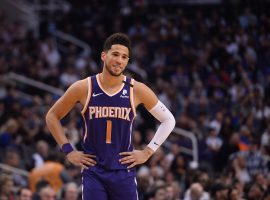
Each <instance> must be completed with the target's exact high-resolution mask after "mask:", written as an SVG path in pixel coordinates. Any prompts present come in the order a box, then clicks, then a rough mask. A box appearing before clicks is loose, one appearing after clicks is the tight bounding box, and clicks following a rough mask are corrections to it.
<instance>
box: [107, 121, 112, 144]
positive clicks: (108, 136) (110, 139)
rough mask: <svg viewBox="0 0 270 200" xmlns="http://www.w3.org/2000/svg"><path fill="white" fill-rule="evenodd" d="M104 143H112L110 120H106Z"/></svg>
mask: <svg viewBox="0 0 270 200" xmlns="http://www.w3.org/2000/svg"><path fill="white" fill-rule="evenodd" d="M106 143H107V144H111V143H112V121H111V120H107V130H106Z"/></svg>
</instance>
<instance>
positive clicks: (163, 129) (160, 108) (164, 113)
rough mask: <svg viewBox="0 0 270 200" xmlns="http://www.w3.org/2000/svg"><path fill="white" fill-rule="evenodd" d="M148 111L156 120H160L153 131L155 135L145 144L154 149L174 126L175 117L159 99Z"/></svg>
mask: <svg viewBox="0 0 270 200" xmlns="http://www.w3.org/2000/svg"><path fill="white" fill-rule="evenodd" d="M149 112H150V113H151V114H152V115H153V116H154V117H155V118H156V119H157V120H158V121H160V122H161V124H160V126H159V127H158V129H157V131H156V133H155V136H154V137H153V139H152V140H151V141H150V143H149V144H148V145H147V146H148V147H149V148H151V149H152V150H154V151H156V150H157V149H158V148H159V147H160V146H161V145H162V143H163V142H164V141H165V140H166V138H167V137H168V136H169V135H170V133H171V132H172V130H173V128H174V126H175V119H174V117H173V115H172V113H171V112H170V111H169V110H168V109H167V108H166V106H165V105H164V104H163V103H162V102H160V101H158V102H157V104H156V105H155V106H154V107H153V108H152V109H151V110H149Z"/></svg>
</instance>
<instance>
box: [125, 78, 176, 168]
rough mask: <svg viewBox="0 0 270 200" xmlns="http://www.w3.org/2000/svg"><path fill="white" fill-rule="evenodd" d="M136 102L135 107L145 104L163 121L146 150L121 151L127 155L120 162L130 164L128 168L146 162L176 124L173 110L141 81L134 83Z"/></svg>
mask: <svg viewBox="0 0 270 200" xmlns="http://www.w3.org/2000/svg"><path fill="white" fill-rule="evenodd" d="M134 103H135V107H137V106H138V105H139V104H143V105H144V107H145V108H146V109H147V110H148V111H149V112H150V113H151V114H152V115H153V116H154V117H155V118H156V119H158V120H159V121H160V122H161V125H160V127H159V128H158V130H157V132H156V134H155V136H154V138H153V139H152V140H151V142H150V143H149V144H148V146H147V147H146V148H145V149H144V150H142V151H138V150H134V151H133V152H122V153H120V155H122V156H125V157H124V158H122V159H120V162H121V163H122V164H130V165H129V166H128V168H132V167H134V166H136V165H138V164H142V163H144V162H146V161H147V160H148V159H149V158H150V157H151V155H152V154H153V153H154V152H155V151H156V150H157V148H158V147H159V146H160V145H161V144H162V143H163V142H164V140H165V139H166V138H167V137H168V135H169V134H170V132H171V131H172V129H173V128H174V126H175V119H174V117H173V116H172V114H171V112H170V111H169V110H168V109H167V108H166V106H165V105H164V104H162V103H161V102H160V101H159V100H158V98H157V96H156V95H155V94H154V92H153V91H152V90H151V89H150V88H149V87H147V86H146V85H145V84H142V83H139V82H135V83H134Z"/></svg>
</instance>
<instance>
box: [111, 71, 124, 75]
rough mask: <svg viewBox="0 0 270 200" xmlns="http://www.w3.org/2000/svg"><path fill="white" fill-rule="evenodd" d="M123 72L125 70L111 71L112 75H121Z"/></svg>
mask: <svg viewBox="0 0 270 200" xmlns="http://www.w3.org/2000/svg"><path fill="white" fill-rule="evenodd" d="M122 72H123V71H119V70H117V71H112V72H111V75H113V76H121V74H122Z"/></svg>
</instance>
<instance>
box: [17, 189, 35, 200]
mask: <svg viewBox="0 0 270 200" xmlns="http://www.w3.org/2000/svg"><path fill="white" fill-rule="evenodd" d="M32 196H33V194H32V191H31V190H30V189H29V188H27V187H21V188H19V190H18V197H17V200H32Z"/></svg>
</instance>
